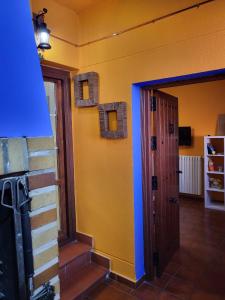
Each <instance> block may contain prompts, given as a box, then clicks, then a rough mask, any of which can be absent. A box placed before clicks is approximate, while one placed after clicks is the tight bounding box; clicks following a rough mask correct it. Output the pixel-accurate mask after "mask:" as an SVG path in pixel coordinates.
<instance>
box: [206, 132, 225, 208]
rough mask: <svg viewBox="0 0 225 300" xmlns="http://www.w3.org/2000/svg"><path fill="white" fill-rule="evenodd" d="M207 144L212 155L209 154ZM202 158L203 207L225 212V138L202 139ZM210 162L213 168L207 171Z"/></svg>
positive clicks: (208, 137)
mask: <svg viewBox="0 0 225 300" xmlns="http://www.w3.org/2000/svg"><path fill="white" fill-rule="evenodd" d="M209 144H211V145H212V147H213V148H214V149H215V152H213V153H214V154H210V153H211V151H210V150H209V148H208V147H209ZM204 158H205V160H204V174H205V175H204V178H205V194H204V195H205V199H204V201H205V207H206V208H210V209H216V210H221V211H225V136H207V137H204ZM210 160H211V161H212V163H213V166H214V168H213V167H212V168H210V169H209V163H210ZM210 170H211V171H210ZM219 170H220V171H219ZM214 180H215V181H214ZM215 183H217V184H215ZM220 187H221V188H220Z"/></svg>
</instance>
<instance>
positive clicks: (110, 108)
mask: <svg viewBox="0 0 225 300" xmlns="http://www.w3.org/2000/svg"><path fill="white" fill-rule="evenodd" d="M98 110H99V121H100V134H101V137H104V138H107V139H120V138H126V137H127V103H126V102H114V103H106V104H99V105H98ZM109 112H116V113H117V130H116V131H111V130H109V116H108V113H109Z"/></svg>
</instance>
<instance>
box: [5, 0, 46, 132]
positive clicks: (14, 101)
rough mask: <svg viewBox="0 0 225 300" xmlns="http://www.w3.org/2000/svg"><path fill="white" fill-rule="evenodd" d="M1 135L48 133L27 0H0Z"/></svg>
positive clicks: (39, 69)
mask: <svg viewBox="0 0 225 300" xmlns="http://www.w3.org/2000/svg"><path fill="white" fill-rule="evenodd" d="M1 11H2V14H1V18H0V28H1V47H0V137H19V136H34V137H35V136H51V135H52V129H51V124H50V117H49V112H48V107H47V102H46V98H45V90H44V83H43V78H42V74H41V68H40V62H39V58H38V54H37V49H36V45H35V40H34V31H33V24H32V17H31V11H30V4H29V0H19V1H18V0H7V1H2V2H1Z"/></svg>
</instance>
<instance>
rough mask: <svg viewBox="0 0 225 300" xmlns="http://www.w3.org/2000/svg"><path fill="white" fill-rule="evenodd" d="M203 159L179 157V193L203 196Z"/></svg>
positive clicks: (199, 157)
mask: <svg viewBox="0 0 225 300" xmlns="http://www.w3.org/2000/svg"><path fill="white" fill-rule="evenodd" d="M202 161H203V159H202V157H201V156H186V155H180V156H179V170H180V171H182V173H181V174H180V176H179V192H180V193H185V194H193V195H202V176H203V172H202V171H203V168H202Z"/></svg>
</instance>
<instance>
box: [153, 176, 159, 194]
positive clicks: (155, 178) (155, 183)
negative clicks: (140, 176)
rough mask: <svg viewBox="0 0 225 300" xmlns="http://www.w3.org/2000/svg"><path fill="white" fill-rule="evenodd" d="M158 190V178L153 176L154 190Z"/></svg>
mask: <svg viewBox="0 0 225 300" xmlns="http://www.w3.org/2000/svg"><path fill="white" fill-rule="evenodd" d="M157 189H158V178H157V176H152V190H153V191H157Z"/></svg>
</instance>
